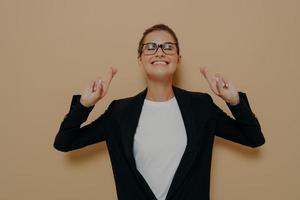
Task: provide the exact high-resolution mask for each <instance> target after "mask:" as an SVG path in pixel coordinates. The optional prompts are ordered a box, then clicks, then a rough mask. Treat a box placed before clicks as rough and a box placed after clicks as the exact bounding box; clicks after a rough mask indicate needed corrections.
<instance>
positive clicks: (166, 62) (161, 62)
mask: <svg viewBox="0 0 300 200" xmlns="http://www.w3.org/2000/svg"><path fill="white" fill-rule="evenodd" d="M151 64H152V65H155V64H162V65H168V64H169V62H168V61H164V60H155V61H153V62H151Z"/></svg>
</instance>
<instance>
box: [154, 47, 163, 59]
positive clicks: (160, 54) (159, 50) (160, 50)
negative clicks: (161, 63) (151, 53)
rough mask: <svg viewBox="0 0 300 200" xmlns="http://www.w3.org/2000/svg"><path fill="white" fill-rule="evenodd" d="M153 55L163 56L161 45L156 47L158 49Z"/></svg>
mask: <svg viewBox="0 0 300 200" xmlns="http://www.w3.org/2000/svg"><path fill="white" fill-rule="evenodd" d="M155 56H157V57H164V56H165V53H164V52H163V50H162V47H158V49H157V51H156V53H155Z"/></svg>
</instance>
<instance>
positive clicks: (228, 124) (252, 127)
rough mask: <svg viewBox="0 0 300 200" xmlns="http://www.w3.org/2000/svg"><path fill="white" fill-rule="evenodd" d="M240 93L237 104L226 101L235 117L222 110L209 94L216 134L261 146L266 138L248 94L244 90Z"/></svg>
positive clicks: (252, 145)
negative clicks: (252, 108)
mask: <svg viewBox="0 0 300 200" xmlns="http://www.w3.org/2000/svg"><path fill="white" fill-rule="evenodd" d="M238 94H239V100H240V101H239V103H238V104H237V105H234V106H233V105H230V104H229V103H226V104H227V106H228V107H229V109H230V111H231V113H232V115H233V116H234V118H235V119H233V118H231V117H230V116H228V115H227V114H226V113H225V112H224V111H223V110H221V109H220V108H219V107H218V106H217V105H216V104H215V103H214V102H213V100H212V98H211V97H210V96H209V98H210V102H211V105H212V107H213V110H214V116H215V119H216V129H215V134H216V135H217V136H219V137H222V138H224V139H227V140H230V141H233V142H236V143H239V144H242V145H246V146H249V147H253V148H254V147H258V146H261V145H263V144H264V143H265V138H264V136H263V133H262V131H261V127H260V124H259V122H258V120H257V118H256V116H255V115H254V113H253V112H252V110H251V108H250V104H249V102H248V99H247V96H246V94H245V93H243V92H238Z"/></svg>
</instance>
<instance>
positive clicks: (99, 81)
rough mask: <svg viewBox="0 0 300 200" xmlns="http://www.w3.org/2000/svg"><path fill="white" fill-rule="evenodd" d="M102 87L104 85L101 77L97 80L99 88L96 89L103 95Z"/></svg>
mask: <svg viewBox="0 0 300 200" xmlns="http://www.w3.org/2000/svg"><path fill="white" fill-rule="evenodd" d="M102 88H103V86H102V80H101V79H99V80H98V81H97V90H96V92H97V93H98V94H100V95H101V92H102Z"/></svg>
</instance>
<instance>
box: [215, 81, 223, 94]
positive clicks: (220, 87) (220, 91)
mask: <svg viewBox="0 0 300 200" xmlns="http://www.w3.org/2000/svg"><path fill="white" fill-rule="evenodd" d="M216 87H217V90H218V94H219V95H220V94H221V93H222V90H223V86H222V83H221V81H220V77H216Z"/></svg>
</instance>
